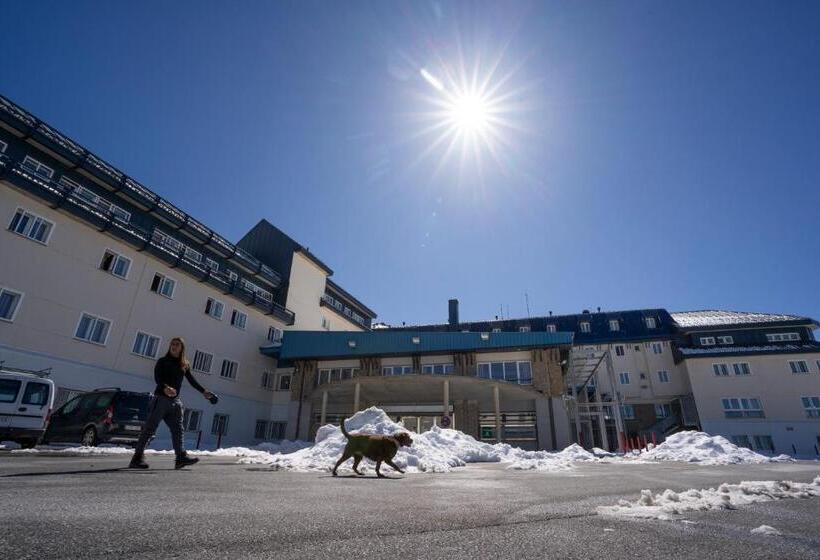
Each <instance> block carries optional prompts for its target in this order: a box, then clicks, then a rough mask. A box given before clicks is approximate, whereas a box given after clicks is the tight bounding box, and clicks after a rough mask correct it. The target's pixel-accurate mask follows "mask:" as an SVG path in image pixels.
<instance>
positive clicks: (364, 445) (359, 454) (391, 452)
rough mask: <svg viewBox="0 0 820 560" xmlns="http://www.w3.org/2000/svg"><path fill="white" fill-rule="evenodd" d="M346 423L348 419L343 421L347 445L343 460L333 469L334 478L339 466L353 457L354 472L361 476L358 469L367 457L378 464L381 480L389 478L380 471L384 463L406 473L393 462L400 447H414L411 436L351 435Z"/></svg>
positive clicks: (399, 434) (403, 433) (377, 471)
mask: <svg viewBox="0 0 820 560" xmlns="http://www.w3.org/2000/svg"><path fill="white" fill-rule="evenodd" d="M345 421H346V419H342V423H341V426H342V434H344V436H345V437H346V438H347V445H346V446H345V450H344V451H343V452H342V456H341V458H340V459H339V460H338V461H337V462H336V466H335V467H333V476H336V469H338V468H339V465H341V464H342V463H344V462H345V461H347V460H348V459H350V458H351V457H353V472H355V473H356V474H358V475H360V476H361V475H363V474H364V473H362V472H360V471H359V468H358V467H359V463H360V462H361V460H362V458H363V457H367V458H368V459H370V460H371V461H375V462H376V476H378V477H379V478H387V477H386V476H384V475H383V474H382V473H381V472H380V471H379V468H380V467H381V465H382V462H384V463H387V464H388V465H390V466H391V467H393V469H395V470H397V471H398V472H400V473H404V471H403V470H401V469H400V468H399V467H398V466H396V464H395V463H394V462H393V457H395V456H396V453H397V452H398V451H399V447H402V446H403V447H410V446H411V445H413V439H412V438H411V437H410V434H408V433H407V432H400V433H398V434H393V435H392V436H378V435H368V434H353V435H351V434H349V433H347V430H345Z"/></svg>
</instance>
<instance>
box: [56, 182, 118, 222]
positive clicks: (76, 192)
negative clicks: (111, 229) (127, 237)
mask: <svg viewBox="0 0 820 560" xmlns="http://www.w3.org/2000/svg"><path fill="white" fill-rule="evenodd" d="M60 183H61V184H62V185H64V186H66V187H68V188H69V189H71V190H70V195H71V197H72V198H73V199H74V200H77V201H79V202H80V203H82V204H84V205H87V206H90V207H91V208H93V209H95V210H99V211H100V212H102V213H104V214H111V215H112V216H114V218H116V219H118V220H120V221H121V222H125V223H128V222H130V221H131V213H130V212H127V211H125V210H123V209H122V208H120V207H119V206H116V205H114V204H111V203H110V202H108V201H107V200H106V199H104V198H101V197H100V196H98V195H97V194H95V193H94V192H93V191H90V190H88V189H87V188H85V187H83V186H82V185H79V184H77V183H76V182H74V181H72V180H71V179H69V178H68V177H66V176H65V175H63V176H62V177H60Z"/></svg>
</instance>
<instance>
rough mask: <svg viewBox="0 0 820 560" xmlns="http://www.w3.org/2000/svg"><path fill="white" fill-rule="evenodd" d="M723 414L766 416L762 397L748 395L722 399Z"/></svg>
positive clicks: (734, 416) (737, 416) (750, 416)
mask: <svg viewBox="0 0 820 560" xmlns="http://www.w3.org/2000/svg"><path fill="white" fill-rule="evenodd" d="M721 403H722V404H723V414H724V416H726V418H764V417H765V415H764V414H763V406H762V405H761V404H760V399H755V398H746V397H727V398H724V399H721Z"/></svg>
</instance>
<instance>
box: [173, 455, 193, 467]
mask: <svg viewBox="0 0 820 560" xmlns="http://www.w3.org/2000/svg"><path fill="white" fill-rule="evenodd" d="M197 463H199V459H197V458H196V457H188V456H187V455H183V456H182V457H177V460H176V462H175V463H174V468H175V469H181V468H182V467H187V466H188V465H195V464H197Z"/></svg>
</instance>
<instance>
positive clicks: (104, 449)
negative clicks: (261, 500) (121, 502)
mask: <svg viewBox="0 0 820 560" xmlns="http://www.w3.org/2000/svg"><path fill="white" fill-rule="evenodd" d="M309 445H311V444H310V442H306V441H283V442H281V443H263V444H260V445H257V446H254V447H223V448H221V449H217V450H215V451H206V450H196V449H189V450H188V455H193V456H195V457H226V458H242V457H251V458H255V459H258V460H265V459H269V458H270V457H272V456H273V454H274V453H282V454H285V453H292V452H294V451H296V450H298V449H303V448H304V447H306V446H309ZM12 453H13V454H15V455H17V454H22V455H28V454H40V455H48V456H52V455H53V456H60V457H86V456H98V455H133V453H134V449H133V448H131V447H119V446H115V445H100V446H98V447H86V446H77V447H59V446H55V445H41V446H38V447H37V448H35V449H14V450H13V451H12ZM173 454H174V452H173V451H172V450H168V449H146V450H145V455H173Z"/></svg>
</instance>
